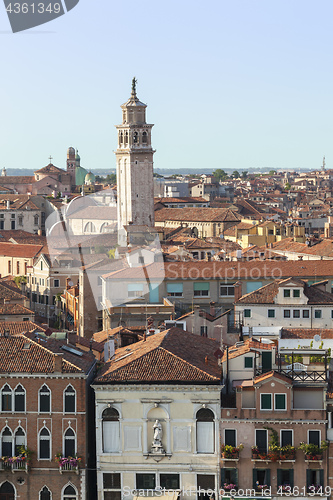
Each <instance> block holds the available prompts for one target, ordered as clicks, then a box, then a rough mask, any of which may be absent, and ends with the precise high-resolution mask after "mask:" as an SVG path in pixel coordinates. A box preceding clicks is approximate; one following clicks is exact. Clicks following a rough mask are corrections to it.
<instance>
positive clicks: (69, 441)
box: [63, 428, 76, 457]
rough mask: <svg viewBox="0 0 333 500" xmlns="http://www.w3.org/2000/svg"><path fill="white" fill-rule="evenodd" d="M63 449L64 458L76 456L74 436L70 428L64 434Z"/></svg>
mask: <svg viewBox="0 0 333 500" xmlns="http://www.w3.org/2000/svg"><path fill="white" fill-rule="evenodd" d="M63 449H64V455H65V457H74V456H75V454H76V436H75V432H74V431H73V429H71V428H68V429H67V431H66V432H65V434H64V446H63Z"/></svg>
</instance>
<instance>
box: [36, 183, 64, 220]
mask: <svg viewBox="0 0 333 500" xmlns="http://www.w3.org/2000/svg"><path fill="white" fill-rule="evenodd" d="M59 180H60V179H59ZM38 221H39V217H38V215H35V216H34V224H35V226H38Z"/></svg>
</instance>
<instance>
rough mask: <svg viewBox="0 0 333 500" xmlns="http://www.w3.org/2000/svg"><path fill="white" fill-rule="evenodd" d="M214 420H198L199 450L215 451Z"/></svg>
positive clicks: (205, 451)
mask: <svg viewBox="0 0 333 500" xmlns="http://www.w3.org/2000/svg"><path fill="white" fill-rule="evenodd" d="M214 451H215V446H214V422H197V452H198V453H214Z"/></svg>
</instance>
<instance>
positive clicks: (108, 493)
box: [103, 473, 121, 500]
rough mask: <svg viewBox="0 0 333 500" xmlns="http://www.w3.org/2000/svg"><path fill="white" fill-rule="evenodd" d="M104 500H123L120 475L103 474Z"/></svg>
mask: <svg viewBox="0 0 333 500" xmlns="http://www.w3.org/2000/svg"><path fill="white" fill-rule="evenodd" d="M103 492H104V496H103V500H121V476H120V474H119V473H117V474H115V473H113V474H109V473H108V474H103Z"/></svg>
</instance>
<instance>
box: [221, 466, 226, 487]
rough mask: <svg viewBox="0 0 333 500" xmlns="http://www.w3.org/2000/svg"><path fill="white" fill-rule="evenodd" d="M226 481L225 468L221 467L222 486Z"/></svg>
mask: <svg viewBox="0 0 333 500" xmlns="http://www.w3.org/2000/svg"><path fill="white" fill-rule="evenodd" d="M224 483H225V469H221V488H223V485H224Z"/></svg>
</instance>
